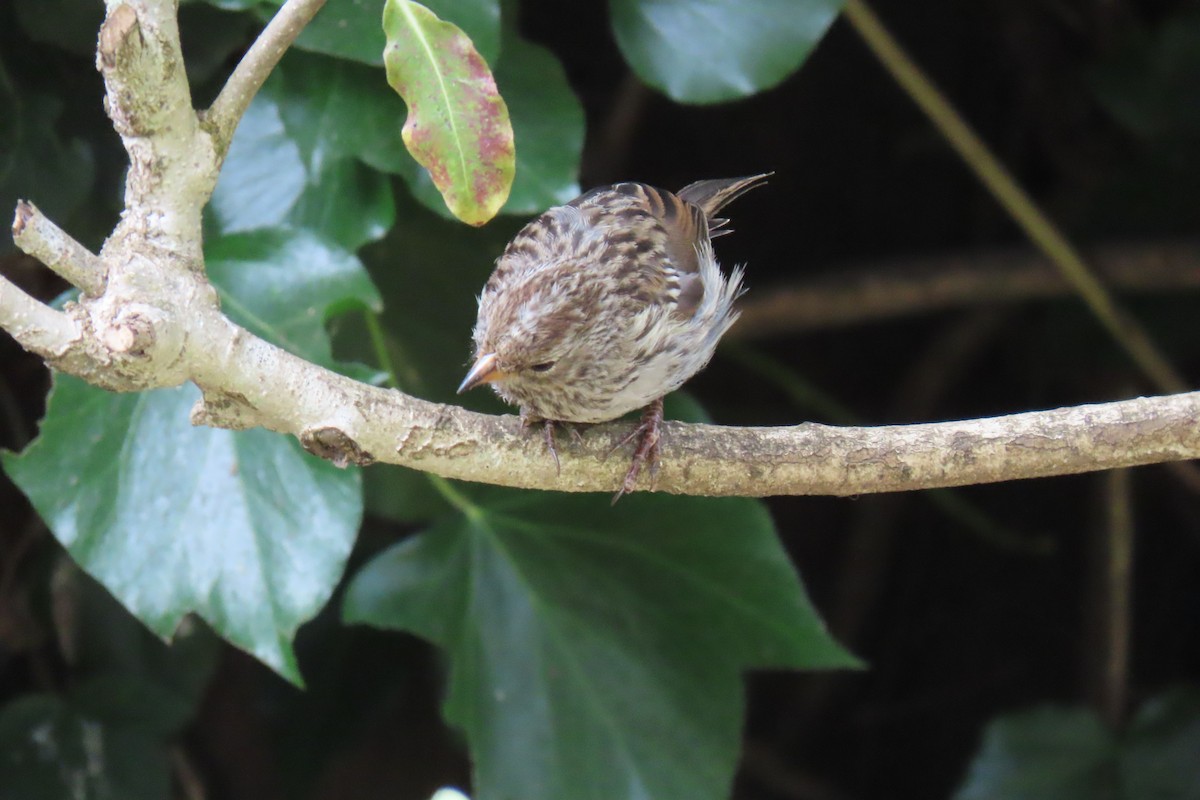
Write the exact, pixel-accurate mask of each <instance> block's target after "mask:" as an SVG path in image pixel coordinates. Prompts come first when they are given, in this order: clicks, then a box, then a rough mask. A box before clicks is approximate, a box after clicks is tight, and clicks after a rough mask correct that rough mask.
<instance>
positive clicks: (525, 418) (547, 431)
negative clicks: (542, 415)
mask: <svg viewBox="0 0 1200 800" xmlns="http://www.w3.org/2000/svg"><path fill="white" fill-rule="evenodd" d="M538 424H540V425H541V426H542V440H543V441H545V443H546V449H547V450H549V451H550V455H551V456H552V457H553V458H554V471H555V473H556V474H558V475H562V464H560V463H559V461H558V448H557V447H555V446H554V425H555V422H554V420H552V419H538V418H537V417H534V416H532V415H527V414H525V413H522V414H521V425H522V426H524V427H525V428H532V427H533V426H535V425H538Z"/></svg>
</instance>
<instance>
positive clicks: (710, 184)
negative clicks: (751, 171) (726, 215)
mask: <svg viewBox="0 0 1200 800" xmlns="http://www.w3.org/2000/svg"><path fill="white" fill-rule="evenodd" d="M774 174H775V173H774V172H764V173H763V174H761V175H750V176H748V177H745V178H713V179H711V180H707V181H696V182H695V183H689V184H688V185H687V186H685V187H683V188H682V189H680V190H679V191H678V192H676V194H677V195H678V196H679V197H680V199H683V200H686V201H688V202H689V203H694V204H695V205H697V206H699V207H700V208H701V209H702V210H703V211H704V215H705V216H706V217H708V219H709V220H710V222H711V221H715V217H716V214H717V212H718V211H720V210H721V209H722V208H724V207H725V206H727V205H729V204H730V203H732V202H733V201H734V200H736V199H738V198H739V197H741V196H742V195H744V194H745V193H746V192H748V191H750V190H751V189H757V188H758V187H759V186H762V185H763V184H765V183H766V182H767V178H769V177H771V176H772V175H774Z"/></svg>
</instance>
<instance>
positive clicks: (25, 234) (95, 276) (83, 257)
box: [12, 200, 106, 297]
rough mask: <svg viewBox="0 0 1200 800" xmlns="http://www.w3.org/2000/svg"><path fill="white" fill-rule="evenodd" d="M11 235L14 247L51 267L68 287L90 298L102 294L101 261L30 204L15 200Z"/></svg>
mask: <svg viewBox="0 0 1200 800" xmlns="http://www.w3.org/2000/svg"><path fill="white" fill-rule="evenodd" d="M12 235H13V242H14V243H16V245H17V247H20V248H21V249H22V250H24V251H25V252H26V253H28V254H29V255H31V256H33V257H34V258H36V259H37V260H39V261H41V262H42V263H43V264H45V265H46V266H47V267H49V268H50V269H52V270H54V271H55V272H56V273H58V274H59V275H61V276H62V277H63V278H65V279H66V280H67V281H68V282H70V284H71V285H72V286H75V287H77V288H79V289H82V290H83V291H84V292H86V293H87V294H90V295H91V296H92V297H99V296H100V295H102V294H104V285H105V282H106V275H105V270H104V262H103V261H101V260H100V258H99V256H96V255H94V254H93V253H92V252H91V251H90V250H88V249H87V248H86V247H84V246H83V245H81V244H80V243H79V242H77V241H75V239H73V238H72V237H71V236H69V235H67V233H66V232H65V231H63V229H62V228H60V227H58V226H57V225H55V224H54V223H53V222H51V221H50V220H49V219H48V218H47V217H46V216H45V215H44V214H42V213H41V212H40V211H38V210H37V209H36V208H34V206H33V204H32V203H29V202H26V201H24V200H19V201H17V212H16V216H15V217H14V218H13V224H12Z"/></svg>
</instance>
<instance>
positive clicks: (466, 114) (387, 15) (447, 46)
mask: <svg viewBox="0 0 1200 800" xmlns="http://www.w3.org/2000/svg"><path fill="white" fill-rule="evenodd" d="M383 30H384V34H385V35H386V36H387V47H386V49H385V50H384V64H385V65H386V67H387V78H388V83H389V84H391V86H392V88H393V89H395V90H396V92H397V93H399V95H400V96H401V97H403V98H404V102H405V103H406V104H407V105H408V110H409V113H408V118H407V120H406V121H405V123H404V128H403V130H402V136H403V138H404V143H405V145H406V146H407V147H408V150H409V152H410V153H412V154H413V157H414V158H415V159H416V160H417V162H418V163H419V164H420V165H421V166H422V167H424V168H425V170H426V171H427V172H428V173H429V175H430V177H431V178H432V180H433V183H434V185H435V186H437V188H438V191H439V192H440V193H441V195H442V199H443V200H444V201H445V203H446V207H447V208H449V209H450V211H451V212H452V213H453V214H454V216H456V217H458V218H459V219H461V220H462V221H463V222H466V223H468V224H471V225H482V224H483V223H485V222H487V221H488V220H489V219H491V218H492V217H494V216H495V215H496V212H498V211H499V210H500V207H501V206H503V205H504V202H505V201H506V200H507V199H508V194H509V191H510V189H511V187H512V181H513V174H514V170H515V151H514V146H513V131H512V125H511V123H510V121H509V117H508V108H507V106H506V105H505V103H504V100H503V99H502V98H501V97H500V94H499V92H498V91H497V89H496V82H495V80H494V79H493V77H492V73H491V71H490V70H489V69H488V66H487V63H486V62H484V60H483V58H482V57H481V56H480V55H479V53H478V52H477V51H476V50H475V48H474V47H473V46H472V44H471V41H470V39H468V38H467V37H466V35H465V34H464V33H463V32H462V31H461V30H460V29H459V28H458V27H457V26H455V25H453V24H452V23H449V22H445V21H443V20H440V19H438V18H437V16H435V15H434V14H433V12H431V11H430V10H429V9H427V8H425V7H424V6H422V5H420V4H419V3H414V2H411V0H387V4H386V5H385V6H384V11H383Z"/></svg>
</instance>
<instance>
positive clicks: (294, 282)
mask: <svg viewBox="0 0 1200 800" xmlns="http://www.w3.org/2000/svg"><path fill="white" fill-rule="evenodd" d="M205 260H206V262H207V266H208V275H209V278H210V279H211V280H212V281H213V283H214V285H216V287H217V291H218V292H219V293H220V295H221V309H222V310H223V311H224V312H225V313H226V315H228V316H229V318H230V319H232V320H233V321H234V322H236V323H238V324H239V325H241V326H243V327H244V328H246V329H248V330H249V331H251V332H252V333H255V334H257V335H259V336H261V337H263V338H265V339H267V340H268V341H271V342H274V343H275V344H278V345H279V346H281V347H283V348H284V349H285V350H288V351H289V352H292V353H295V354H297V355H302V356H303V357H304V358H306V359H307V360H309V361H312V362H313V363H315V364H320V365H322V366H325V367H329V368H331V369H334V368H336V367H337V366H338V365H337V364H336V363H335V362H334V360H333V354H332V352H331V348H330V344H329V334H328V333H327V332H326V330H325V325H324V323H325V322H326V321H327V320H328V319H329V318H331V317H334V316H337V315H339V314H344V313H346V312H348V311H352V310H358V309H366V308H369V309H373V310H376V311H378V310H379V309H380V308H382V305H383V301H382V299H381V298H380V297H379V292H378V291H377V290H376V289H375V286H374V284H372V283H371V278H370V276H368V275H367V272H366V270H364V269H363V266H362V262H360V261H359V260H358V258H357V257H356V256H354V255H353V254H352V253H349V252H347V251H345V250H343V249H341V248H339V247H336V246H334V245H331V244H329V243H327V242H324V241H322V240H321V239H320V238H319V237H317V236H315V235H314V234H312V233H310V232H309V231H306V230H297V231H281V230H261V231H251V232H249V233H243V234H235V235H229V236H222V237H220V238H218V239H215V240H213V241H211V242H209V244H208V246H207V247H206V248H205Z"/></svg>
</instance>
